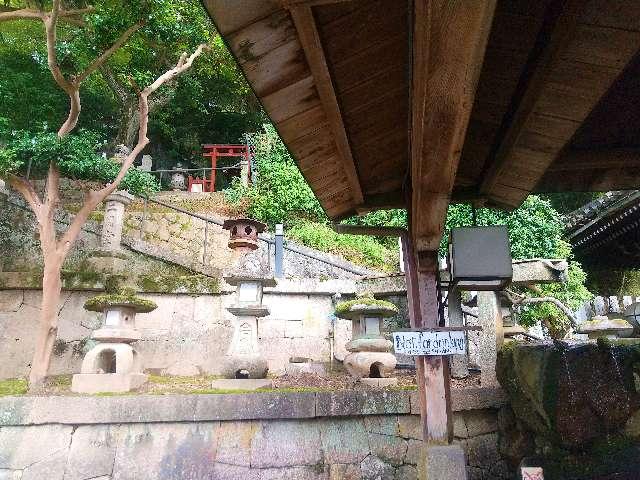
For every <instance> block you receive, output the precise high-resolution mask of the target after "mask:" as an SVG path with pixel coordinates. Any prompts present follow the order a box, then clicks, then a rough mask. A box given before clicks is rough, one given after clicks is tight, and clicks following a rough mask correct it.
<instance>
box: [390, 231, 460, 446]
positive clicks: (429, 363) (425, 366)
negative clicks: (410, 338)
mask: <svg viewBox="0 0 640 480" xmlns="http://www.w3.org/2000/svg"><path fill="white" fill-rule="evenodd" d="M402 246H403V250H404V263H405V277H406V282H407V305H408V309H409V318H410V321H411V327H412V328H429V327H437V326H438V291H437V288H436V279H437V277H436V275H437V274H438V252H414V250H413V245H412V242H411V239H410V238H409V236H408V235H405V236H403V238H402ZM415 358H416V378H417V381H418V395H419V397H420V416H421V418H422V435H423V439H424V441H425V442H426V443H444V444H446V443H449V442H451V440H452V439H453V423H452V417H451V391H450V384H449V380H450V378H449V362H448V361H447V359H446V358H445V357H442V356H417V357H415Z"/></svg>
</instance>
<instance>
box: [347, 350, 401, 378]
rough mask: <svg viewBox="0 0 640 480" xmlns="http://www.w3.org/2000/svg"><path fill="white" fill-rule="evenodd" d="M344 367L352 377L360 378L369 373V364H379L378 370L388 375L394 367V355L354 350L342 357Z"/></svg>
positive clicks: (385, 375)
mask: <svg viewBox="0 0 640 480" xmlns="http://www.w3.org/2000/svg"><path fill="white" fill-rule="evenodd" d="M343 363H344V367H345V368H346V369H347V371H348V372H349V373H350V374H351V376H352V377H355V378H362V377H368V376H369V375H370V374H371V366H372V365H373V364H374V363H377V364H379V372H380V375H381V376H383V377H388V376H389V375H391V373H392V372H393V369H394V368H396V356H395V355H394V354H393V353H385V352H355V353H350V354H349V355H347V356H346V357H345V358H344V362H343Z"/></svg>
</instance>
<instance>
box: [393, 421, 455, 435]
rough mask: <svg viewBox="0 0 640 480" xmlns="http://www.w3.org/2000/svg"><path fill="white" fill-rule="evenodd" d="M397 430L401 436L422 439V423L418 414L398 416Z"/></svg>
mask: <svg viewBox="0 0 640 480" xmlns="http://www.w3.org/2000/svg"><path fill="white" fill-rule="evenodd" d="M454 418H455V417H454ZM398 430H399V433H400V436H401V437H404V438H414V439H416V440H422V424H421V423H420V417H419V416H418V415H400V416H398Z"/></svg>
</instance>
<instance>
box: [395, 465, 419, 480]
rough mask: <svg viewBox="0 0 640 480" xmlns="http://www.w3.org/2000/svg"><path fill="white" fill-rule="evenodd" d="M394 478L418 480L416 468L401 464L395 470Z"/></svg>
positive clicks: (397, 479)
mask: <svg viewBox="0 0 640 480" xmlns="http://www.w3.org/2000/svg"><path fill="white" fill-rule="evenodd" d="M395 480H418V470H417V469H416V467H414V466H412V465H403V466H401V467H400V468H398V470H396V476H395Z"/></svg>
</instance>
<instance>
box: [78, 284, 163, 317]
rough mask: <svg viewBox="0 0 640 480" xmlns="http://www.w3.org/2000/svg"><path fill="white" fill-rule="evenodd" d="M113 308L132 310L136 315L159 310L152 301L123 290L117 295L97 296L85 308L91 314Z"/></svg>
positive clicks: (86, 303)
mask: <svg viewBox="0 0 640 480" xmlns="http://www.w3.org/2000/svg"><path fill="white" fill-rule="evenodd" d="M113 307H125V308H131V309H133V310H135V312H136V313H148V312H151V311H153V310H155V309H156V308H158V305H157V304H156V303H155V302H152V301H151V300H146V299H144V298H141V297H138V296H136V295H135V292H134V291H133V290H129V289H123V290H121V291H120V292H117V293H105V294H103V295H97V296H95V297H92V298H90V299H89V300H87V301H86V302H85V304H84V308H85V309H86V310H89V311H90V312H104V311H105V310H106V309H108V308H113Z"/></svg>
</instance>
